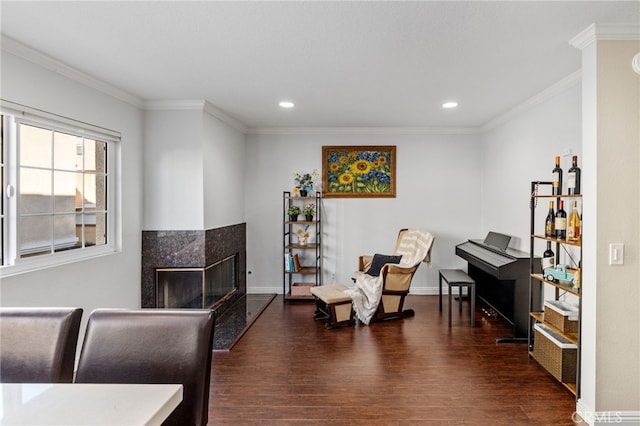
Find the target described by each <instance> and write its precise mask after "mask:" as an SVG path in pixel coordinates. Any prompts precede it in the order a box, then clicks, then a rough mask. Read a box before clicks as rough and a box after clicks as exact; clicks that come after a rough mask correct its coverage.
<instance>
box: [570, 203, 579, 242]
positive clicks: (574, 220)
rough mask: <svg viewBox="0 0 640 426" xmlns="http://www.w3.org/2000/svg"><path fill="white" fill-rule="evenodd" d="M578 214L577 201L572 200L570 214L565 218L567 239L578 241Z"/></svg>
mask: <svg viewBox="0 0 640 426" xmlns="http://www.w3.org/2000/svg"><path fill="white" fill-rule="evenodd" d="M580 231H581V229H580V215H579V214H578V202H577V201H574V202H573V208H572V209H571V214H570V215H569V219H568V220H567V241H580V234H581V232H580Z"/></svg>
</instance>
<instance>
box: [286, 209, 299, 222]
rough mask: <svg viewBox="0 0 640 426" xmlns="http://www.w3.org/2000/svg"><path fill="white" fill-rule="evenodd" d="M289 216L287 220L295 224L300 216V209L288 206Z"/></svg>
mask: <svg viewBox="0 0 640 426" xmlns="http://www.w3.org/2000/svg"><path fill="white" fill-rule="evenodd" d="M287 213H288V214H289V220H290V221H291V222H295V221H297V220H298V215H299V214H300V207H298V206H290V207H289V210H287Z"/></svg>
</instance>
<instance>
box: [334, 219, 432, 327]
mask: <svg viewBox="0 0 640 426" xmlns="http://www.w3.org/2000/svg"><path fill="white" fill-rule="evenodd" d="M432 246H433V235H431V234H430V233H428V232H426V231H422V230H419V229H409V230H407V231H406V232H405V233H404V234H403V235H402V239H401V240H400V244H399V245H398V248H397V249H396V252H395V253H394V255H402V259H400V263H399V264H398V265H395V266H397V267H400V268H412V267H414V266H416V265H418V264H419V263H420V262H423V261H424V262H426V263H429V262H431V247H432ZM355 279H356V282H355V286H354V287H353V288H352V289H349V290H345V293H347V294H348V295H349V296H351V299H352V300H353V310H354V312H355V314H356V317H357V318H358V319H359V320H360V321H361V322H362V323H363V324H369V322H370V321H371V318H372V317H373V315H374V314H375V312H376V309H378V304H379V303H380V298H381V297H382V286H383V282H382V273H380V276H377V277H372V276H371V275H367V274H357V275H356V277H355Z"/></svg>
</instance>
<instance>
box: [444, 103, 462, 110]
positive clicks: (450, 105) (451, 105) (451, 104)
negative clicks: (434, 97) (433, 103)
mask: <svg viewBox="0 0 640 426" xmlns="http://www.w3.org/2000/svg"><path fill="white" fill-rule="evenodd" d="M457 106H458V103H457V102H445V103H443V104H442V108H447V109H449V108H455V107H457Z"/></svg>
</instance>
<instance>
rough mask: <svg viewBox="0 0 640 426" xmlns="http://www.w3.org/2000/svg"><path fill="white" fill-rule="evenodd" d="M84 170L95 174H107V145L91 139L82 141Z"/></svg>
mask: <svg viewBox="0 0 640 426" xmlns="http://www.w3.org/2000/svg"><path fill="white" fill-rule="evenodd" d="M84 169H85V170H86V171H89V172H91V171H94V172H97V173H106V172H107V144H106V142H98V141H94V140H91V139H85V141H84Z"/></svg>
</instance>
